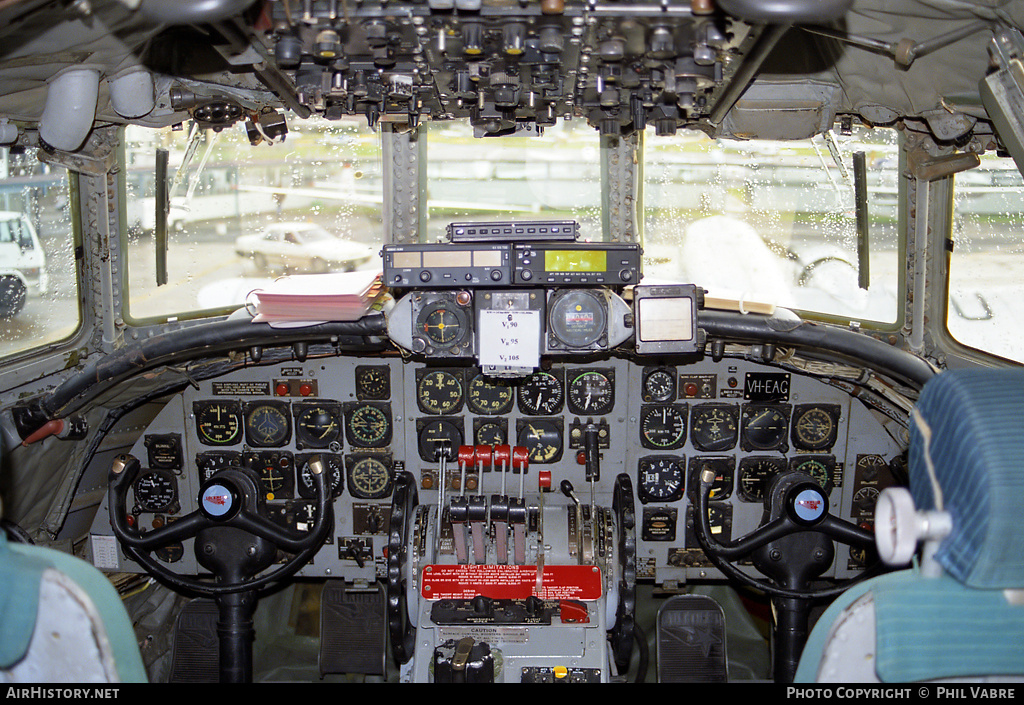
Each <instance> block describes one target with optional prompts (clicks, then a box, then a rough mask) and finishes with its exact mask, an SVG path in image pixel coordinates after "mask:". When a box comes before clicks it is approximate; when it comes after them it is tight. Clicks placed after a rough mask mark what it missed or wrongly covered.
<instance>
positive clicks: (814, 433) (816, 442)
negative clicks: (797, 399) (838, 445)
mask: <svg viewBox="0 0 1024 705" xmlns="http://www.w3.org/2000/svg"><path fill="white" fill-rule="evenodd" d="M836 430H837V429H836V419H835V416H834V415H833V414H832V412H830V411H829V410H827V409H824V408H822V407H820V406H812V407H809V408H806V409H800V408H798V409H797V413H796V416H795V417H794V419H793V443H794V444H795V445H796V446H797V447H798V448H802V449H804V450H824V449H825V448H829V447H831V446H832V444H833V443H835V439H836Z"/></svg>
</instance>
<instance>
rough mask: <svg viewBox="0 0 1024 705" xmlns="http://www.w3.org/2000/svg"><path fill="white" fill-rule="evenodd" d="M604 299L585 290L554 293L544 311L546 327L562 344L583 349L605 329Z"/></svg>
mask: <svg viewBox="0 0 1024 705" xmlns="http://www.w3.org/2000/svg"><path fill="white" fill-rule="evenodd" d="M607 323H608V314H607V312H606V309H605V302H604V301H603V300H602V299H601V298H600V297H599V296H598V295H596V294H594V293H593V292H590V291H586V290H585V289H569V290H565V291H562V292H559V293H557V294H555V295H554V296H553V297H552V299H551V305H550V309H549V313H548V330H549V331H550V332H551V334H552V335H553V336H554V337H555V339H556V340H557V342H558V343H560V344H561V346H562V347H566V348H587V347H591V346H593V345H594V344H595V343H597V342H598V341H599V340H600V339H601V338H602V336H604V335H605V334H606V332H607V327H608V326H607Z"/></svg>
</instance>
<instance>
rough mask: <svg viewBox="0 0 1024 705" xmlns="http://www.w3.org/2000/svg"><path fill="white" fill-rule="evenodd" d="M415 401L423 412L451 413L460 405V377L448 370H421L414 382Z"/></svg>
mask: <svg viewBox="0 0 1024 705" xmlns="http://www.w3.org/2000/svg"><path fill="white" fill-rule="evenodd" d="M416 403H417V404H419V406H420V409H422V410H423V413H425V414H437V415H439V416H440V415H443V414H451V413H453V412H455V411H458V410H459V408H460V407H461V406H462V378H461V377H460V376H459V375H457V374H456V373H454V372H449V371H448V370H429V371H428V370H423V372H422V374H421V375H420V376H419V378H418V380H417V382H416Z"/></svg>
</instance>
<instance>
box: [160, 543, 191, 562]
mask: <svg viewBox="0 0 1024 705" xmlns="http://www.w3.org/2000/svg"><path fill="white" fill-rule="evenodd" d="M153 555H154V556H156V557H157V558H159V559H160V560H162V561H163V562H164V563H177V562H178V561H180V560H181V559H182V558H184V557H185V547H184V546H183V545H182V544H181V542H176V543H172V544H170V545H168V546H161V547H160V548H158V549H156V550H154V551H153Z"/></svg>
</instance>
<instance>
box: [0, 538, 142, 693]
mask: <svg viewBox="0 0 1024 705" xmlns="http://www.w3.org/2000/svg"><path fill="white" fill-rule="evenodd" d="M145 681H146V669H145V667H144V666H143V663H142V658H141V656H140V653H139V647H138V641H137V640H136V637H135V632H134V630H133V628H132V624H131V621H130V620H129V618H128V614H127V612H126V611H125V609H124V605H123V604H122V603H121V599H120V596H119V595H118V594H117V590H115V589H114V586H113V585H112V584H111V583H110V581H109V580H108V579H107V578H106V576H104V575H103V573H101V572H100V571H98V570H97V569H96V568H94V567H93V566H91V565H89V564H88V563H86V562H84V561H82V560H79V559H78V558H76V557H74V556H70V555H68V554H66V553H62V552H60V551H57V550H54V549H49V548H44V547H41V546H33V545H27V544H18V543H11V542H9V541H8V540H7V538H6V537H5V536H4V534H3V532H0V682H8V683H18V682H26V683H57V682H61V683H90V682H92V683H95V682H106V683H109V682H121V683H129V682H145Z"/></svg>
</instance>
